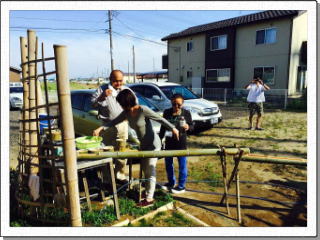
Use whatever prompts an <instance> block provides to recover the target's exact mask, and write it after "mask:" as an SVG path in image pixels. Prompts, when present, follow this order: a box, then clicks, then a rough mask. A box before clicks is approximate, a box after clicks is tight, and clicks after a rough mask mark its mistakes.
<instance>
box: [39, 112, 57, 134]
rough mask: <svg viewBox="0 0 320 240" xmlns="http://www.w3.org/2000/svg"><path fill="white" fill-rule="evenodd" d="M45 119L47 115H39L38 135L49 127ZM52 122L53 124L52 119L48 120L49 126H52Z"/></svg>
mask: <svg viewBox="0 0 320 240" xmlns="http://www.w3.org/2000/svg"><path fill="white" fill-rule="evenodd" d="M47 117H48V115H47V114H45V113H41V114H39V119H40V124H39V130H40V134H43V133H44V129H47V128H48V126H49V120H48V119H46V118H47ZM41 119H42V120H41ZM53 122H54V119H51V120H50V124H51V126H52V125H53Z"/></svg>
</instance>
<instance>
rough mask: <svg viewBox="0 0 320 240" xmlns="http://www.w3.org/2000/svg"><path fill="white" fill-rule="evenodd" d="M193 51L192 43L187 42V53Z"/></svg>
mask: <svg viewBox="0 0 320 240" xmlns="http://www.w3.org/2000/svg"><path fill="white" fill-rule="evenodd" d="M192 49H193V43H192V42H187V52H190V51H191V50H192Z"/></svg>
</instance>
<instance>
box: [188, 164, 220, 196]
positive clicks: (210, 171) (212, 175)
mask: <svg viewBox="0 0 320 240" xmlns="http://www.w3.org/2000/svg"><path fill="white" fill-rule="evenodd" d="M199 165H200V164H197V165H192V166H191V167H190V168H189V173H188V175H189V179H190V180H194V181H204V182H206V184H208V185H209V186H211V187H213V188H212V189H211V190H213V191H214V187H222V186H223V182H222V177H221V175H220V174H218V173H216V172H215V171H216V170H217V169H219V170H220V166H219V165H216V164H213V163H212V162H209V163H207V164H205V165H200V166H199Z"/></svg>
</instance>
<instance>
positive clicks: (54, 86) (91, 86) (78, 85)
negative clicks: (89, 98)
mask: <svg viewBox="0 0 320 240" xmlns="http://www.w3.org/2000/svg"><path fill="white" fill-rule="evenodd" d="M97 87H98V85H96V84H82V83H76V82H70V89H71V90H77V89H96V88H97ZM47 88H48V91H53V90H57V83H56V82H47ZM41 89H42V90H44V83H43V82H42V83H41Z"/></svg>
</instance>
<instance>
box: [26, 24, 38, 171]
mask: <svg viewBox="0 0 320 240" xmlns="http://www.w3.org/2000/svg"><path fill="white" fill-rule="evenodd" d="M28 57H29V61H33V60H35V58H36V35H35V32H34V31H32V30H28ZM28 66H29V106H30V108H32V107H35V106H36V95H35V94H36V93H35V91H36V87H35V86H36V85H35V84H36V78H35V74H36V72H35V63H32V62H31V63H30V62H29V63H28ZM36 117H37V116H36V111H35V110H31V111H30V112H29V119H35V118H36ZM30 130H32V132H31V133H30V144H31V145H38V137H37V132H36V130H37V123H36V122H30ZM30 153H31V154H33V155H36V154H37V153H38V148H37V147H31V148H30ZM30 162H31V163H39V159H38V158H37V157H32V158H31V159H30ZM38 172H39V169H38V168H37V167H34V166H31V167H30V173H31V174H34V175H35V174H37V173H38Z"/></svg>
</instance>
